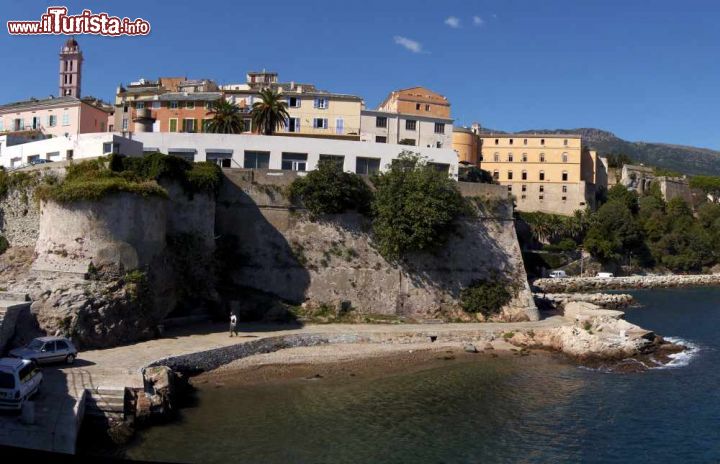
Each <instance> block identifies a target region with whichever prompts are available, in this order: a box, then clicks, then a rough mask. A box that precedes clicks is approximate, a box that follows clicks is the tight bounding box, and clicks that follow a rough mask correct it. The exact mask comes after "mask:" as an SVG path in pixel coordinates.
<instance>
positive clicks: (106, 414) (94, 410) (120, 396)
mask: <svg viewBox="0 0 720 464" xmlns="http://www.w3.org/2000/svg"><path fill="white" fill-rule="evenodd" d="M127 400H128V392H127V389H125V388H117V389H109V388H97V389H88V390H87V395H86V396H85V417H84V418H85V419H88V420H98V421H103V422H122V421H123V420H124V419H125V411H126V403H127Z"/></svg>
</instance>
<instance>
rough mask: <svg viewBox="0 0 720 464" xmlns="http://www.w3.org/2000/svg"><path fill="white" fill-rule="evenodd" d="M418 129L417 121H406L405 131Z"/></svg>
mask: <svg viewBox="0 0 720 464" xmlns="http://www.w3.org/2000/svg"><path fill="white" fill-rule="evenodd" d="M416 127H417V121H415V120H414V119H408V120H407V121H405V130H409V131H414V130H415V128H416Z"/></svg>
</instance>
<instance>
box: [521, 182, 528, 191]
mask: <svg viewBox="0 0 720 464" xmlns="http://www.w3.org/2000/svg"><path fill="white" fill-rule="evenodd" d="M522 191H523V192H527V185H525V184H523V186H522Z"/></svg>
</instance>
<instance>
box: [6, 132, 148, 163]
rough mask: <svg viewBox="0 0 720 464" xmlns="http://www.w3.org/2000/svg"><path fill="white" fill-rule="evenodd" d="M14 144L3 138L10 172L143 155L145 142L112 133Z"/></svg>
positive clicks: (8, 138)
mask: <svg viewBox="0 0 720 464" xmlns="http://www.w3.org/2000/svg"><path fill="white" fill-rule="evenodd" d="M13 142H14V141H13V139H12V138H11V136H7V135H3V136H0V165H1V166H2V167H4V168H6V169H16V168H20V167H24V166H28V165H32V164H36V163H42V162H46V161H50V162H52V161H65V160H71V159H83V158H94V157H97V156H102V155H105V154H109V153H118V154H122V155H127V156H141V155H142V154H143V146H142V143H140V142H138V141H134V140H130V139H127V138H124V137H122V135H120V134H117V133H116V134H113V133H109V132H99V133H91V134H78V135H71V136H67V137H65V136H63V137H53V138H49V139H43V140H38V141H35V142H27V143H19V144H13Z"/></svg>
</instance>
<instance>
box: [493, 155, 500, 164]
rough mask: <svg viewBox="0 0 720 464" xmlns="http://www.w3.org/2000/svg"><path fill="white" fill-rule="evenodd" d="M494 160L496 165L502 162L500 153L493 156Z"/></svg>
mask: <svg viewBox="0 0 720 464" xmlns="http://www.w3.org/2000/svg"><path fill="white" fill-rule="evenodd" d="M493 160H495V162H496V163H497V162H499V161H500V153H495V154H494V155H493Z"/></svg>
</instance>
